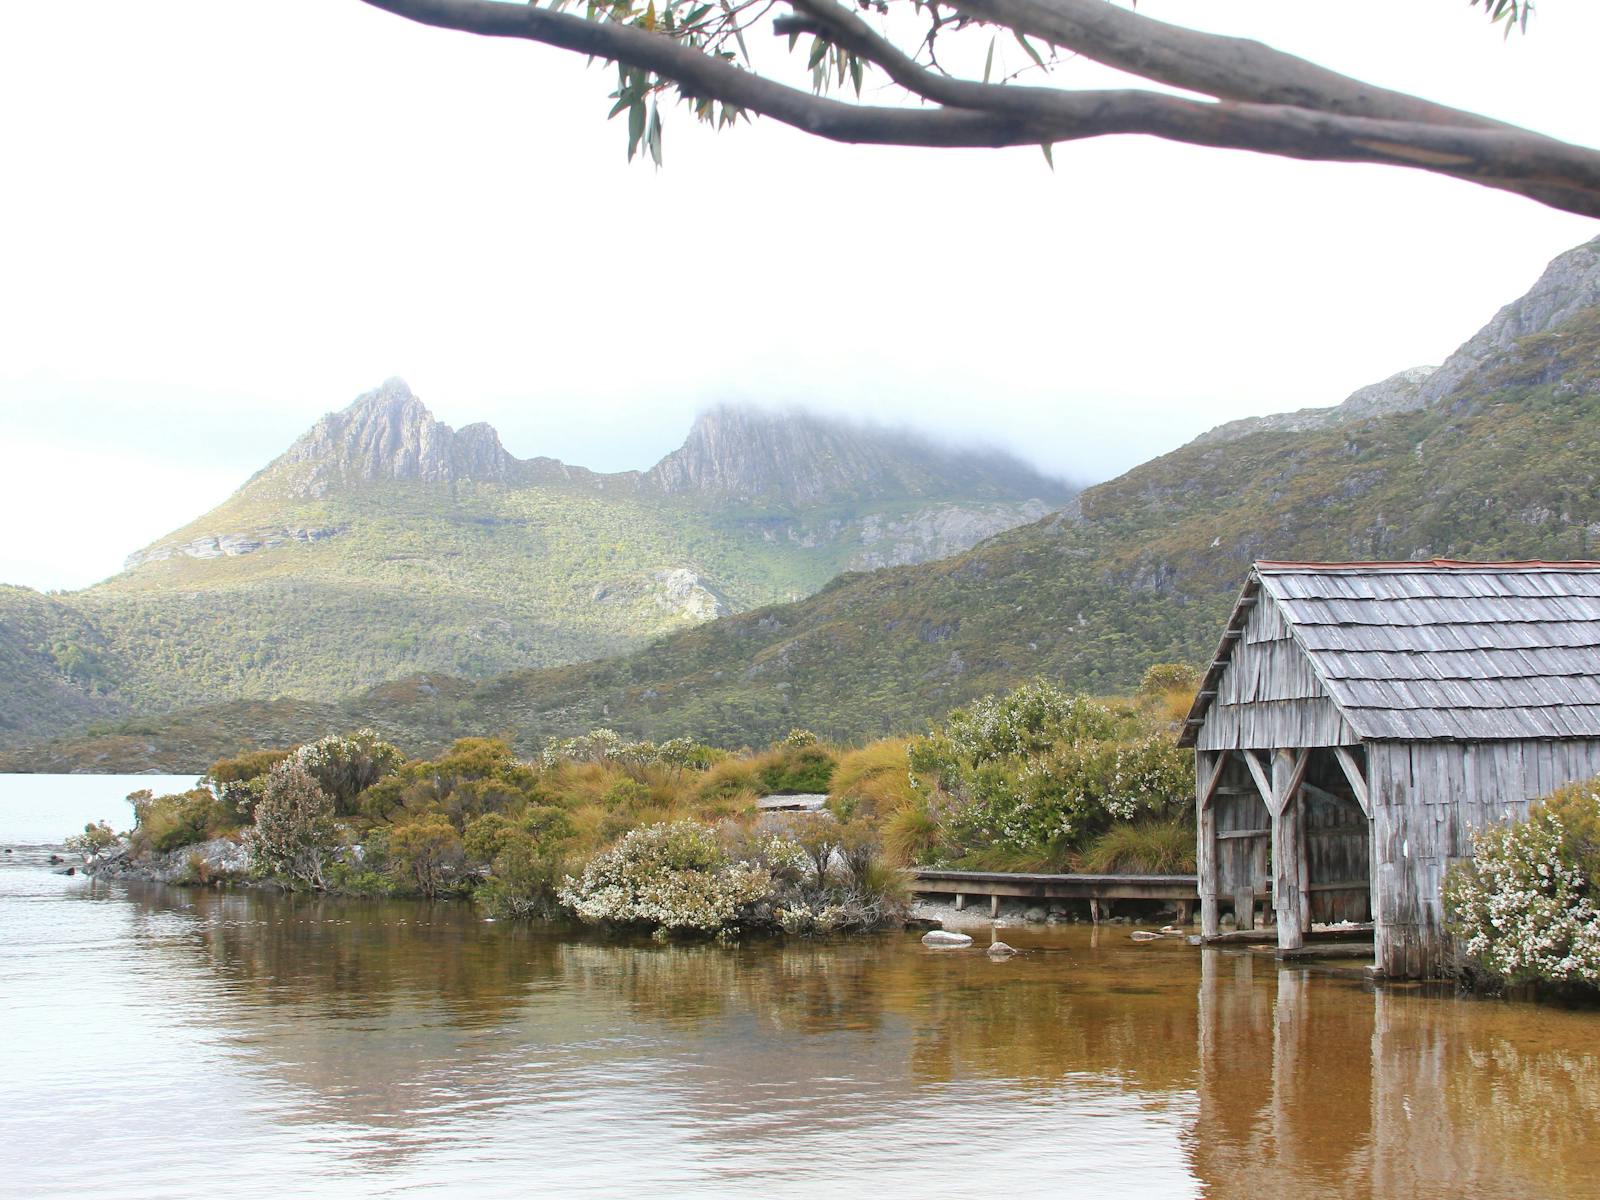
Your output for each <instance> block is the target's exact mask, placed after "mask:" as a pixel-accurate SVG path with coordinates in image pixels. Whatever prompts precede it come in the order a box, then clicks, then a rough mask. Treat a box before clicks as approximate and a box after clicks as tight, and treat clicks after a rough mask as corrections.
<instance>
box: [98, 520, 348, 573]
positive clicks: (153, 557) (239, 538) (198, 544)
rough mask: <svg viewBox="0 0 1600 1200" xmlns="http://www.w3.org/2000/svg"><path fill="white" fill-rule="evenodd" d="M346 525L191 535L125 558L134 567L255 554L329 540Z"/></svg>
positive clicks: (131, 568)
mask: <svg viewBox="0 0 1600 1200" xmlns="http://www.w3.org/2000/svg"><path fill="white" fill-rule="evenodd" d="M344 528H345V527H344V526H342V525H333V526H329V527H328V528H325V529H306V528H298V529H278V530H274V531H273V532H271V533H219V534H207V535H205V536H202V537H197V538H191V539H189V540H188V541H186V542H167V543H158V544H156V545H154V546H151V547H149V548H148V549H145V550H136V551H134V552H133V553H132V554H130V555H128V557H127V559H126V560H125V561H124V562H123V564H122V566H123V569H124V570H126V571H132V570H134V569H135V568H136V567H141V566H143V565H144V564H145V563H148V562H161V561H163V560H165V559H169V558H177V557H179V556H182V557H184V558H238V557H239V556H240V555H244V554H254V553H255V552H256V551H257V550H276V549H278V548H279V547H281V546H291V545H296V544H299V545H310V544H311V543H313V542H322V541H326V540H327V539H328V538H331V537H336V536H338V535H339V534H340V533H343V532H344Z"/></svg>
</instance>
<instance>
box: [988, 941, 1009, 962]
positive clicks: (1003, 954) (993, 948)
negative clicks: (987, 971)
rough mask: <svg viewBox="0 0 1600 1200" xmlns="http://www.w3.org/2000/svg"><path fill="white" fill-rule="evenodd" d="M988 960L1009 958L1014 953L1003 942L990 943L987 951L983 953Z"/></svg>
mask: <svg viewBox="0 0 1600 1200" xmlns="http://www.w3.org/2000/svg"><path fill="white" fill-rule="evenodd" d="M985 953H986V954H988V956H989V957H990V958H1010V957H1011V956H1012V955H1013V954H1015V953H1016V950H1014V949H1013V948H1012V947H1010V946H1008V945H1006V944H1005V943H1004V942H990V943H989V949H988V950H986V951H985Z"/></svg>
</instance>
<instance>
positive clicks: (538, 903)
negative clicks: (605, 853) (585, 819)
mask: <svg viewBox="0 0 1600 1200" xmlns="http://www.w3.org/2000/svg"><path fill="white" fill-rule="evenodd" d="M572 836H573V829H572V822H571V820H570V819H569V818H568V817H567V814H566V812H564V811H563V810H562V809H559V808H550V807H540V808H532V809H529V810H528V811H527V812H526V813H524V814H523V815H522V817H521V819H520V820H518V821H517V822H516V824H515V825H513V826H511V827H510V828H509V829H507V830H505V831H504V833H503V836H502V837H500V839H499V844H498V846H497V847H496V850H495V855H494V860H493V865H492V869H491V871H490V875H489V877H488V878H487V879H486V880H485V881H484V882H483V884H482V885H481V886H480V887H479V888H478V891H477V893H476V895H477V900H478V903H480V904H482V905H483V906H484V908H486V909H487V910H488V911H489V914H490V915H491V916H496V917H504V916H509V917H526V916H544V915H548V914H550V913H552V912H554V911H555V910H556V908H557V900H556V894H557V891H558V890H559V888H560V885H561V880H562V879H563V878H564V877H565V875H566V847H567V845H568V843H569V842H570V841H571V839H572Z"/></svg>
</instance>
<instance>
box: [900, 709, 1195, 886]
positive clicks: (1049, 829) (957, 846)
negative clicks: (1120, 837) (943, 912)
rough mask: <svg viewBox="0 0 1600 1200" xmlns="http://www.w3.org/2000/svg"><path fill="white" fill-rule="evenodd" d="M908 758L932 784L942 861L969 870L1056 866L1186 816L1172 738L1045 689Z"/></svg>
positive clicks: (961, 717) (958, 721) (934, 739)
mask: <svg viewBox="0 0 1600 1200" xmlns="http://www.w3.org/2000/svg"><path fill="white" fill-rule="evenodd" d="M907 758H908V764H909V766H910V768H911V771H912V773H913V776H914V777H926V778H928V779H931V780H932V783H933V793H934V794H933V795H930V797H929V810H928V811H929V815H931V816H933V817H934V818H935V819H936V820H937V821H938V823H939V826H940V837H941V841H942V843H943V845H942V849H941V857H943V858H944V859H946V860H952V861H961V860H969V861H970V862H971V864H972V865H974V866H978V865H987V866H991V867H996V868H998V867H999V866H1000V864H1002V863H1004V864H1008V865H1010V864H1020V863H1027V864H1030V865H1038V866H1047V865H1048V866H1055V867H1057V868H1060V867H1064V866H1066V865H1067V864H1068V863H1069V861H1070V859H1071V857H1072V855H1073V854H1074V853H1075V852H1076V851H1077V850H1079V849H1081V848H1084V847H1087V846H1088V845H1089V843H1090V842H1092V841H1093V839H1095V838H1096V837H1098V836H1100V835H1101V834H1103V833H1105V832H1106V831H1107V830H1109V829H1110V828H1111V827H1112V826H1113V825H1115V824H1117V823H1120V822H1127V821H1133V820H1137V819H1170V818H1174V817H1178V816H1180V815H1181V814H1183V813H1186V812H1187V811H1188V807H1189V804H1190V797H1191V796H1192V795H1193V789H1194V766H1193V762H1192V760H1191V758H1190V755H1189V754H1188V753H1186V752H1185V751H1182V750H1180V749H1178V748H1177V746H1176V745H1175V744H1174V743H1173V740H1172V738H1171V737H1170V736H1168V735H1167V734H1165V733H1152V732H1149V731H1148V730H1147V729H1146V728H1144V727H1143V726H1141V725H1140V723H1139V721H1138V719H1137V717H1135V716H1133V715H1131V714H1124V713H1119V712H1116V711H1114V710H1112V709H1111V708H1108V707H1107V706H1105V705H1103V704H1097V703H1095V702H1094V701H1092V700H1089V699H1087V698H1085V697H1082V696H1073V695H1069V694H1068V693H1066V692H1063V691H1061V690H1060V689H1059V688H1056V687H1054V686H1053V685H1051V684H1048V683H1045V682H1043V681H1038V682H1035V683H1032V684H1028V685H1027V686H1025V687H1022V688H1018V689H1017V690H1016V691H1014V692H1011V693H1009V694H1008V695H1004V696H988V697H985V698H984V699H983V700H980V701H979V702H978V703H977V704H975V705H973V706H972V707H971V708H970V709H967V710H960V711H957V712H954V713H952V714H951V716H950V720H949V722H948V723H947V724H946V726H945V728H944V729H942V730H936V731H935V732H933V733H931V734H929V735H928V736H927V737H924V738H918V739H916V740H915V741H913V742H912V743H911V744H910V746H909V747H908V750H907ZM914 782H915V783H916V785H917V786H918V787H919V788H920V787H924V786H925V785H923V784H921V782H920V779H914ZM908 820H909V819H908ZM909 832H910V831H909V830H897V831H896V833H895V835H894V841H896V842H901V841H904V840H906V834H907V833H909ZM974 856H977V857H974ZM980 860H981V863H980Z"/></svg>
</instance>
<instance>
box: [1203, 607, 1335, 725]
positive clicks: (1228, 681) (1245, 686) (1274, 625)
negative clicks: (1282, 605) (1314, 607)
mask: <svg viewBox="0 0 1600 1200" xmlns="http://www.w3.org/2000/svg"><path fill="white" fill-rule="evenodd" d="M1360 740H1361V739H1360V738H1358V737H1357V736H1356V734H1355V732H1354V730H1352V729H1351V728H1350V726H1349V725H1348V724H1347V723H1346V721H1345V720H1344V717H1343V716H1342V715H1341V714H1340V711H1339V707H1338V706H1337V705H1336V704H1335V703H1334V702H1333V700H1332V699H1331V698H1330V697H1329V696H1328V692H1327V689H1326V688H1325V687H1323V685H1322V683H1321V681H1320V680H1318V679H1317V674H1316V671H1315V669H1314V668H1313V667H1312V665H1311V660H1310V659H1309V658H1307V657H1306V655H1305V653H1304V651H1302V650H1301V649H1300V647H1299V646H1298V645H1296V644H1295V641H1294V638H1293V635H1292V634H1291V633H1290V630H1289V626H1288V623H1287V622H1286V621H1285V620H1284V619H1283V615H1282V613H1281V612H1280V611H1279V609H1278V605H1277V602H1276V601H1275V600H1273V599H1272V597H1271V596H1268V595H1265V594H1263V595H1262V597H1261V601H1260V603H1258V604H1257V605H1256V607H1255V609H1254V610H1253V611H1252V612H1251V614H1250V617H1249V619H1248V620H1247V621H1246V622H1245V626H1244V630H1243V635H1242V636H1241V638H1240V639H1239V644H1238V645H1237V646H1236V647H1235V648H1234V650H1233V653H1232V654H1231V655H1230V656H1229V658H1228V665H1227V667H1225V668H1224V669H1223V671H1222V675H1221V677H1220V678H1219V679H1218V680H1217V695H1216V698H1215V699H1214V700H1213V701H1212V703H1211V706H1210V708H1209V709H1208V710H1207V711H1206V716H1205V725H1204V726H1203V727H1202V728H1201V730H1200V732H1199V736H1198V739H1197V741H1196V743H1195V745H1196V746H1197V747H1198V748H1199V749H1202V750H1234V749H1240V748H1244V747H1250V748H1254V749H1258V750H1275V749H1279V748H1282V747H1299V746H1342V745H1354V744H1355V743H1357V742H1359V741H1360Z"/></svg>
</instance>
